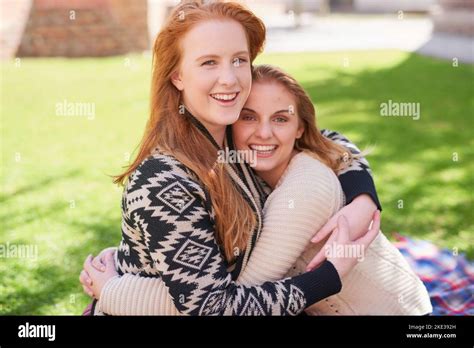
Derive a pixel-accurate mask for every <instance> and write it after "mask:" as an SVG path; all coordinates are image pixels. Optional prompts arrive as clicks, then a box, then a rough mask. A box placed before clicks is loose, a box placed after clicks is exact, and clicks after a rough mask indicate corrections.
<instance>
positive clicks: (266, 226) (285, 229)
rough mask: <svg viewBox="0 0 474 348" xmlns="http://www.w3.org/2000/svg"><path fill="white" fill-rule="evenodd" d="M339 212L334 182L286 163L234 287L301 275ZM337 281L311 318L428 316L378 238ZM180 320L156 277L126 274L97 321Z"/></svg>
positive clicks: (306, 165) (107, 295)
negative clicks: (317, 238)
mask: <svg viewBox="0 0 474 348" xmlns="http://www.w3.org/2000/svg"><path fill="white" fill-rule="evenodd" d="M343 205H344V195H343V192H342V189H341V186H340V183H339V181H338V179H337V177H336V175H335V174H334V173H333V172H332V171H331V170H330V169H329V168H328V167H326V166H325V165H323V164H322V163H321V162H319V161H318V160H316V159H315V158H313V157H312V156H311V155H309V154H307V153H299V154H297V155H296V156H294V157H293V159H292V160H291V162H290V164H289V166H288V167H287V169H286V171H285V172H284V174H283V175H282V177H281V178H280V180H279V182H278V184H277V185H276V187H275V189H274V191H273V192H272V193H271V194H270V196H269V197H268V199H267V201H266V202H265V207H264V223H263V230H262V233H261V236H260V238H259V240H258V241H257V244H256V245H255V248H254V250H253V252H252V254H251V256H250V259H249V261H248V263H247V266H246V268H245V269H244V270H243V271H242V273H241V274H240V276H239V278H238V279H237V282H238V283H240V284H244V285H258V284H262V283H264V282H265V281H276V280H279V279H283V278H285V277H287V276H294V275H297V274H300V273H302V272H304V270H305V268H306V265H307V264H308V263H309V261H310V260H311V259H312V257H314V255H315V254H316V253H317V252H318V251H319V250H320V249H321V247H322V246H323V245H324V242H321V243H318V244H311V243H310V239H311V237H313V235H314V234H315V232H316V231H318V230H319V229H320V228H321V227H322V226H323V225H324V224H325V223H326V222H327V221H328V219H329V218H330V217H331V216H332V215H334V213H336V212H337V211H338V210H339V209H340V208H341V207H342V206H343ZM363 256H364V259H363V261H361V262H360V263H359V264H358V265H357V266H356V267H355V268H354V269H353V270H352V271H351V272H350V274H349V275H347V276H346V277H345V278H343V279H342V284H343V288H342V291H341V292H340V293H339V294H337V295H334V296H331V297H329V298H327V299H325V300H323V301H320V302H318V303H316V304H314V305H312V306H311V307H309V308H307V309H306V312H307V313H308V314H310V315H376V314H386V315H422V314H427V313H430V312H431V311H432V307H431V304H430V300H429V296H428V293H427V291H426V288H425V287H424V285H423V283H422V282H421V281H420V280H419V278H418V277H417V276H416V275H415V274H414V272H413V271H412V270H411V269H410V267H409V265H408V263H407V262H406V261H405V259H404V258H403V256H402V255H401V254H400V252H399V251H398V250H397V249H396V248H395V246H393V245H392V244H391V243H390V242H389V241H388V240H387V238H386V237H385V236H384V235H383V234H382V233H380V234H379V236H378V237H377V238H376V239H375V240H374V241H373V242H372V244H371V245H370V247H369V248H368V249H367V250H365V253H364V254H363ZM101 312H105V313H107V314H111V315H180V313H179V312H178V311H177V310H176V307H175V305H174V303H173V301H172V300H171V297H170V296H169V294H168V290H167V288H166V287H165V285H164V283H163V282H162V281H161V280H160V278H145V277H139V276H136V275H131V274H125V275H123V276H122V277H115V278H113V279H111V280H110V281H108V282H107V284H106V285H105V287H104V288H103V290H102V293H101V297H100V300H99V301H98V304H97V309H96V314H100V313H101Z"/></svg>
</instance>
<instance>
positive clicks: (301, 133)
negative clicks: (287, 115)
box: [296, 126, 304, 139]
mask: <svg viewBox="0 0 474 348" xmlns="http://www.w3.org/2000/svg"><path fill="white" fill-rule="evenodd" d="M303 132H304V127H303V126H301V127H300V128H298V131H297V132H296V139H300V138H301V137H302V136H303Z"/></svg>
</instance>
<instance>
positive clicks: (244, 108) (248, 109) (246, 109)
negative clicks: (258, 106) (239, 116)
mask: <svg viewBox="0 0 474 348" xmlns="http://www.w3.org/2000/svg"><path fill="white" fill-rule="evenodd" d="M244 110H245V111H250V112H253V113H254V114H256V113H257V112H256V111H255V110H252V109H250V108H246V107H243V108H242V111H244Z"/></svg>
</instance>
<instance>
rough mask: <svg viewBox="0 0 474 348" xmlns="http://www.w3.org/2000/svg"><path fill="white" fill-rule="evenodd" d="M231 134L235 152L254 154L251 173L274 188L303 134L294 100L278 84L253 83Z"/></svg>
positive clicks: (273, 82) (270, 82) (268, 82)
mask: <svg viewBox="0 0 474 348" xmlns="http://www.w3.org/2000/svg"><path fill="white" fill-rule="evenodd" d="M232 131H233V135H234V141H235V145H236V147H237V149H238V150H247V151H249V150H251V151H255V152H256V165H255V167H254V169H255V170H256V171H257V172H258V174H259V175H260V176H261V177H262V178H263V179H264V180H265V181H267V183H268V184H270V185H271V186H274V184H276V182H277V181H278V179H279V178H280V176H281V175H282V174H283V172H284V170H285V169H286V167H287V166H288V163H289V161H290V160H291V157H292V155H293V154H294V152H293V151H294V145H295V141H296V139H298V138H300V137H301V135H302V134H303V127H302V126H300V124H299V118H298V114H297V110H296V101H295V98H294V96H293V95H292V94H291V93H290V92H288V91H287V90H286V88H285V87H283V86H282V85H281V84H279V83H278V82H275V81H271V80H270V81H259V82H254V83H253V86H252V90H251V91H250V95H249V98H248V99H247V102H246V103H245V105H244V107H243V109H242V112H241V113H240V117H239V119H238V121H237V122H236V123H234V125H233V126H232Z"/></svg>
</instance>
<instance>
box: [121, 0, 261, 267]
mask: <svg viewBox="0 0 474 348" xmlns="http://www.w3.org/2000/svg"><path fill="white" fill-rule="evenodd" d="M212 19H228V20H233V21H236V22H238V23H240V24H241V25H242V27H243V28H244V30H245V33H246V36H247V41H248V48H249V54H250V60H251V62H253V61H254V59H255V58H256V56H257V55H258V54H259V53H260V52H261V51H262V49H263V45H264V41H265V25H264V24H263V22H262V21H261V20H260V19H259V18H258V17H256V16H255V15H254V14H253V13H252V12H251V11H250V10H248V9H246V8H245V7H243V6H242V5H240V4H238V3H234V2H222V1H219V2H215V1H213V2H205V3H202V2H200V1H191V2H189V1H187V2H184V3H182V4H180V5H178V6H177V7H176V8H175V9H174V10H173V12H172V13H171V15H170V17H169V18H168V20H167V22H166V23H165V25H164V26H163V28H162V30H161V31H160V33H159V34H158V37H157V38H156V41H155V44H154V47H153V63H152V65H153V75H152V82H151V103H150V117H149V119H148V123H147V125H146V128H145V132H144V134H143V137H142V140H141V142H140V145H139V149H138V154H137V156H136V158H135V159H134V161H133V162H132V163H131V165H130V166H129V167H128V168H127V169H126V170H125V172H123V173H122V174H120V175H117V176H116V177H115V180H114V182H115V183H119V184H122V185H123V184H124V183H125V181H126V180H127V178H128V177H129V176H130V174H131V173H132V172H133V171H134V170H135V169H136V168H137V167H138V166H139V165H140V163H141V162H142V161H143V160H145V159H146V158H147V157H148V156H150V154H151V153H152V152H153V150H154V149H155V148H159V149H160V150H162V151H164V152H167V153H171V154H173V156H174V157H176V159H177V160H178V161H180V162H181V163H183V164H184V165H185V166H186V167H188V168H189V169H191V170H192V171H193V172H194V173H195V174H196V176H197V177H198V178H199V179H200V180H201V181H202V183H203V184H204V186H205V188H206V189H207V191H208V192H209V196H210V197H211V203H212V206H213V209H214V212H215V219H214V221H215V230H216V238H217V240H218V242H219V244H220V246H221V247H222V249H223V252H224V254H225V257H226V259H227V260H228V261H232V260H233V259H234V258H235V255H234V252H235V250H236V248H238V250H239V252H242V251H243V250H245V248H246V246H247V241H248V237H249V235H250V233H251V232H252V231H253V230H254V228H255V225H256V217H255V213H254V211H253V210H252V209H251V207H250V205H249V204H248V202H247V201H246V200H245V199H244V197H243V196H242V194H241V193H240V192H239V191H238V189H237V188H236V186H235V184H234V183H233V181H232V179H231V177H230V176H229V175H228V173H227V172H226V170H225V169H224V165H223V163H218V161H217V158H218V152H217V149H216V148H215V147H214V146H213V144H212V143H211V142H210V140H209V139H208V138H206V136H205V135H204V134H203V133H202V132H201V131H199V130H198V129H197V128H196V127H195V126H194V125H192V123H191V122H190V119H189V118H188V117H183V116H182V115H181V114H179V107H180V101H181V93H180V91H178V89H176V88H175V86H174V85H173V84H172V82H171V75H172V74H173V72H174V71H176V69H178V66H179V64H180V61H181V57H182V52H181V49H180V42H181V40H182V38H183V37H184V35H185V34H186V33H187V32H189V31H190V30H191V29H192V28H193V27H194V26H196V25H197V24H198V23H200V22H203V21H207V20H212ZM203 40H205V38H203Z"/></svg>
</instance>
